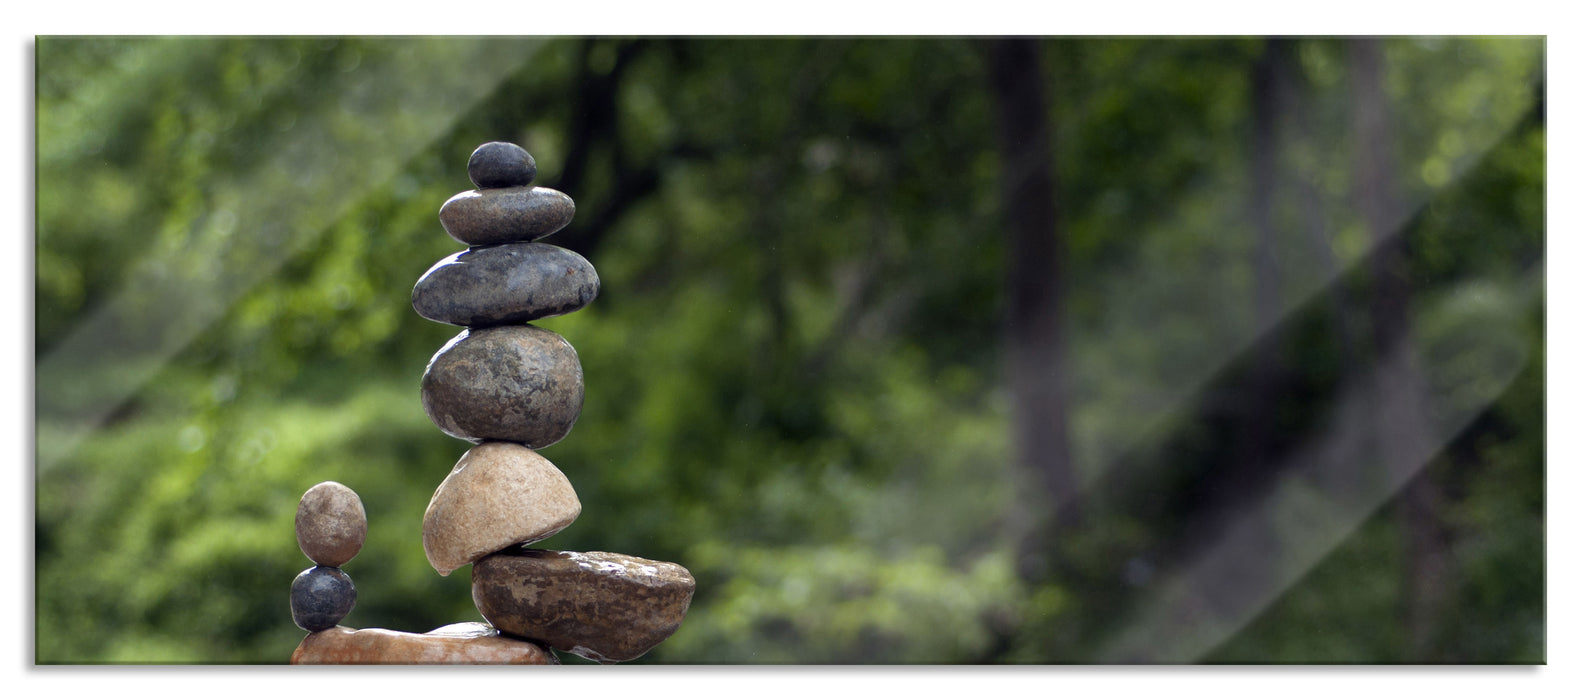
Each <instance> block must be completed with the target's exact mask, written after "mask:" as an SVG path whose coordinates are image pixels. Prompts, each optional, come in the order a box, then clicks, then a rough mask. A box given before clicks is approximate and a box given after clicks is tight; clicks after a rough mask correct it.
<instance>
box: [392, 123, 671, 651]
mask: <svg viewBox="0 0 1582 700" xmlns="http://www.w3.org/2000/svg"><path fill="white" fill-rule="evenodd" d="M467 174H468V176H469V177H470V178H471V179H472V181H473V184H475V185H477V186H478V189H476V190H471V191H467V192H462V193H460V194H457V195H456V196H454V197H451V198H450V200H449V201H447V202H445V204H444V206H443V207H441V208H440V212H439V219H440V223H441V224H442V225H443V226H444V228H445V231H446V233H448V234H450V236H451V237H452V238H454V239H456V240H457V241H460V242H462V243H464V244H466V245H467V246H469V247H468V248H467V249H466V250H463V251H461V252H458V253H456V254H455V255H452V256H450V257H447V258H445V259H443V260H441V261H439V262H438V263H435V265H434V266H433V267H431V268H429V270H428V272H426V273H424V274H423V276H422V278H420V279H419V280H418V282H417V285H416V286H415V287H414V288H413V290H412V307H413V308H414V309H415V310H416V311H417V312H418V314H419V315H421V316H423V317H424V318H427V319H429V320H432V321H438V322H440V323H448V324H451V325H456V326H463V327H465V328H466V330H463V331H462V332H461V333H460V334H458V335H457V336H456V337H455V338H453V339H451V341H450V342H449V343H446V345H445V346H444V347H442V348H440V350H439V352H438V353H436V354H435V355H434V357H433V359H432V360H430V361H429V365H428V368H427V370H426V371H424V373H423V381H422V400H423V409H424V411H426V412H427V413H428V416H429V418H430V419H431V420H432V421H434V425H436V426H438V427H439V429H440V430H441V431H443V432H445V434H447V435H450V436H452V437H456V438H460V439H462V440H466V441H469V442H472V443H475V444H476V445H477V446H476V447H473V448H472V449H470V450H468V451H467V452H466V454H463V455H462V457H461V459H460V461H458V462H457V463H456V466H455V468H453V469H452V470H451V472H450V475H449V476H447V477H446V478H445V480H444V481H443V482H442V483H441V484H440V485H439V488H438V489H436V490H435V492H434V497H433V499H432V500H431V501H430V503H429V507H428V510H427V512H426V513H425V514H424V517H423V550H424V552H425V553H426V554H427V556H428V560H429V563H430V564H432V565H433V566H434V569H435V570H436V571H438V572H439V573H440V574H441V575H449V574H450V573H451V572H452V571H455V570H456V569H459V568H461V567H462V566H465V565H467V564H472V565H473V570H472V592H473V601H474V603H475V604H476V605H477V606H478V610H479V612H480V613H481V614H482V615H483V617H484V619H486V620H488V621H489V623H490V624H492V625H493V626H494V627H495V628H497V629H498V630H499V631H500V632H502V633H504V634H506V635H509V636H513V637H517V638H521V639H524V640H531V641H533V642H537V643H541V644H543V645H544V646H547V647H550V648H553V649H559V650H562V651H567V652H570V653H573V654H577V655H579V656H583V657H585V658H588V659H592V660H595V661H600V662H617V661H629V660H631V659H635V658H637V657H639V656H641V655H643V654H644V653H647V652H648V650H650V649H652V648H653V647H654V646H655V645H657V644H659V643H660V642H662V641H664V640H665V639H666V638H667V637H669V636H670V634H671V633H672V632H674V631H675V630H676V628H677V627H679V626H680V625H681V620H682V617H684V616H685V615H686V610H687V607H688V605H690V603H691V601H692V592H693V589H694V586H695V583H694V581H693V579H692V575H691V574H690V573H688V572H687V570H686V569H685V568H683V567H681V566H679V565H676V564H671V563H668V562H658V561H650V560H648V559H641V558H638V557H631V556H627V555H622V554H609V553H605V552H588V553H579V552H554V551H547V550H535V549H528V548H527V547H526V546H525V545H529V544H532V543H534V542H538V541H539V540H543V539H545V538H547V537H549V536H551V535H553V534H555V533H557V532H559V531H561V530H562V529H564V528H565V527H567V526H568V525H570V524H571V523H572V521H574V520H576V519H577V516H578V515H579V514H581V512H582V505H581V503H580V502H579V501H578V500H577V494H576V492H575V491H574V490H573V489H572V487H571V482H570V481H569V480H568V479H567V478H566V476H565V475H564V474H563V473H561V471H560V470H559V469H557V468H556V467H555V465H553V464H551V463H550V462H549V460H547V459H545V458H544V457H543V456H541V455H540V454H538V452H537V450H538V449H541V448H544V447H547V446H549V445H552V444H554V443H556V442H558V441H559V440H560V439H561V438H564V437H565V436H566V434H567V433H569V432H570V431H571V428H572V425H573V424H574V423H576V420H577V417H578V415H579V414H580V413H581V411H582V394H583V383H582V381H583V378H582V365H581V362H580V361H579V360H578V358H577V353H576V350H574V349H573V348H572V347H571V344H570V343H568V342H566V339H565V338H562V337H561V336H560V335H558V334H556V333H554V332H552V331H549V330H546V329H543V328H539V327H537V326H533V325H530V324H529V322H530V321H535V320H538V319H542V318H548V317H552V316H559V315H562V314H567V313H571V312H573V311H576V310H578V309H581V308H582V307H584V306H587V305H588V303H589V302H591V301H593V299H594V297H595V296H597V295H598V292H599V277H598V274H597V273H596V272H595V271H594V269H593V266H592V265H591V264H589V263H588V261H587V260H586V259H584V258H583V257H582V256H580V255H578V254H576V253H574V252H572V251H570V250H566V249H564V248H558V247H556V246H552V245H547V244H544V243H538V242H536V241H538V240H539V239H541V238H544V237H545V236H548V235H550V234H553V233H555V232H556V231H559V230H561V229H562V228H564V227H565V226H566V225H567V224H568V223H570V222H571V218H572V215H573V214H574V213H575V211H576V206H575V204H574V203H573V202H572V200H571V198H570V197H568V196H566V195H565V194H563V193H561V192H558V191H555V190H552V189H549V188H545V187H534V186H532V182H533V179H534V177H535V176H536V174H537V167H536V165H535V164H534V162H533V157H532V156H531V155H529V154H528V153H527V151H525V150H523V149H522V148H521V147H519V146H516V145H514V144H509V143H502V142H491V143H486V144H484V145H482V146H479V147H478V149H477V150H475V151H473V154H472V157H471V159H470V160H469V161H468V164H467Z"/></svg>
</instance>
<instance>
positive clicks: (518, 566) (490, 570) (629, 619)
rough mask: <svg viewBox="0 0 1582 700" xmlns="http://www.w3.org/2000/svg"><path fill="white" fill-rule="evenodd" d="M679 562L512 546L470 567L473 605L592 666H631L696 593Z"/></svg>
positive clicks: (504, 626)
mask: <svg viewBox="0 0 1582 700" xmlns="http://www.w3.org/2000/svg"><path fill="white" fill-rule="evenodd" d="M696 585H697V584H696V582H695V581H694V580H693V578H692V574H691V573H690V572H688V571H687V570H686V569H685V568H683V567H682V566H680V565H678V564H672V563H669V562H662V561H653V560H650V559H641V558H638V557H632V556H627V555H624V554H611V553H609V552H556V551H550V550H542V549H526V548H522V547H512V548H510V549H507V550H504V551H502V552H498V553H496V554H492V555H490V556H487V557H484V558H482V559H479V560H478V561H477V562H475V563H474V564H473V567H472V601H473V603H474V604H476V605H477V606H478V611H479V612H481V613H483V618H484V619H485V620H488V621H489V623H490V624H492V625H494V626H495V627H497V628H499V629H500V631H502V632H505V633H506V634H511V635H515V636H518V637H523V638H526V639H531V640H535V641H538V642H541V643H543V644H544V645H545V646H548V647H551V648H554V649H559V650H562V651H568V652H571V653H573V654H576V655H578V656H581V657H584V658H587V659H592V660H594V661H599V662H604V663H611V662H616V661H630V660H632V659H635V658H637V657H639V656H642V655H643V654H645V653H648V650H650V649H652V648H654V646H656V645H658V644H659V643H660V642H662V641H664V640H665V639H666V638H668V637H669V636H670V634H671V633H672V632H675V631H676V628H678V627H680V626H681V620H682V618H683V617H685V616H686V614H687V606H689V605H691V603H692V592H693V590H694V588H696Z"/></svg>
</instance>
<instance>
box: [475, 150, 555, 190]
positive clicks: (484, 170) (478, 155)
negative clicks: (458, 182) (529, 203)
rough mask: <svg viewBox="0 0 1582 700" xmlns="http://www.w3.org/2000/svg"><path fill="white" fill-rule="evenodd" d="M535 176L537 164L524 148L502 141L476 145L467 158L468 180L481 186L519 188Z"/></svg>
mask: <svg viewBox="0 0 1582 700" xmlns="http://www.w3.org/2000/svg"><path fill="white" fill-rule="evenodd" d="M537 176H538V164H537V163H534V162H533V156H532V155H531V154H529V153H528V152H527V150H526V149H524V148H522V147H521V146H518V145H516V144H514V143H506V142H505V141H490V142H488V143H486V144H484V145H482V146H479V147H478V148H477V149H476V150H474V151H473V152H472V157H470V158H468V159H467V177H468V178H469V179H471V180H472V184H474V185H477V186H478V187H480V188H483V187H521V186H523V185H528V184H531V183H532V182H533V178H534V177H537Z"/></svg>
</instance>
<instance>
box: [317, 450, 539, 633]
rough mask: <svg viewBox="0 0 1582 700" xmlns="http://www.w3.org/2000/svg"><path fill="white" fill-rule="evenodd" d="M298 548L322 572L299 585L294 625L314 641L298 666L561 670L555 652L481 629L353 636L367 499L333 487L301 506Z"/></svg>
mask: <svg viewBox="0 0 1582 700" xmlns="http://www.w3.org/2000/svg"><path fill="white" fill-rule="evenodd" d="M296 530H297V546H299V547H301V548H302V553H303V554H306V555H307V556H308V558H309V559H311V560H313V563H314V564H316V565H317V566H314V567H312V568H310V569H308V570H306V571H303V572H302V573H300V574H298V575H297V578H296V580H295V581H293V582H292V583H291V619H292V621H293V622H295V623H296V624H297V626H298V627H301V628H302V629H305V630H307V631H308V632H309V633H310V634H309V635H308V636H307V638H305V639H303V640H302V643H301V644H300V645H298V646H297V649H296V651H295V652H293V653H292V654H291V663H293V664H557V663H560V661H559V659H556V658H555V655H554V654H553V653H552V652H550V651H549V650H548V649H546V648H544V647H541V646H539V645H537V644H533V643H532V642H527V641H524V640H520V639H513V638H510V637H505V636H503V635H501V634H500V633H499V631H498V630H496V629H494V628H493V627H490V626H488V625H485V624H483V623H479V622H463V623H458V624H454V625H446V626H444V627H441V628H439V629H436V630H433V631H431V632H428V633H427V634H411V633H408V632H393V631H390V630H386V629H378V628H370V629H361V630H359V629H352V628H350V627H341V626H338V623H339V622H340V621H341V620H342V619H344V618H345V617H346V615H347V614H349V613H350V612H351V611H352V606H353V605H355V604H356V602H357V589H356V587H355V586H353V585H352V579H351V577H350V576H347V575H346V573H345V572H344V571H341V570H340V566H341V565H343V564H345V563H346V562H349V561H351V559H352V557H355V556H357V552H358V551H360V550H361V549H362V546H363V542H364V540H366V539H367V537H368V516H367V513H366V512H365V511H364V510H363V504H362V499H361V498H359V497H358V496H357V493H356V492H354V491H352V490H351V489H349V488H347V487H346V486H344V485H341V484H338V483H336V482H333V481H326V482H323V483H321V484H317V485H315V486H314V487H313V488H310V489H308V491H307V493H305V494H303V495H302V500H301V501H299V502H298V503H297V521H296Z"/></svg>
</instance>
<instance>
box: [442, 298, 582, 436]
mask: <svg viewBox="0 0 1582 700" xmlns="http://www.w3.org/2000/svg"><path fill="white" fill-rule="evenodd" d="M423 410H424V411H425V412H427V413H428V417H429V420H432V421H434V425H435V426H438V427H439V429H440V430H441V431H444V433H445V434H446V435H449V436H451V437H456V438H461V439H463V440H468V441H470V442H483V441H484V440H504V441H506V442H517V443H521V444H523V445H526V446H528V447H531V448H534V449H538V448H541V447H545V446H548V445H553V444H555V443H556V442H559V441H560V439H561V438H563V437H566V434H567V433H569V432H571V426H572V424H574V423H576V422H577V416H578V415H579V414H581V413H582V363H581V362H580V361H578V359H577V351H576V350H574V349H573V348H572V347H571V343H568V342H566V339H565V338H562V337H560V335H559V334H557V333H555V332H554V331H549V330H545V329H543V328H539V327H537V326H527V325H522V326H494V327H491V328H475V329H468V330H465V331H462V332H461V333H460V334H459V335H457V336H456V337H455V338H452V339H451V340H450V342H449V343H446V344H445V347H442V348H440V349H439V352H438V353H435V354H434V358H433V359H432V360H429V363H428V369H426V370H424V372H423Z"/></svg>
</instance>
